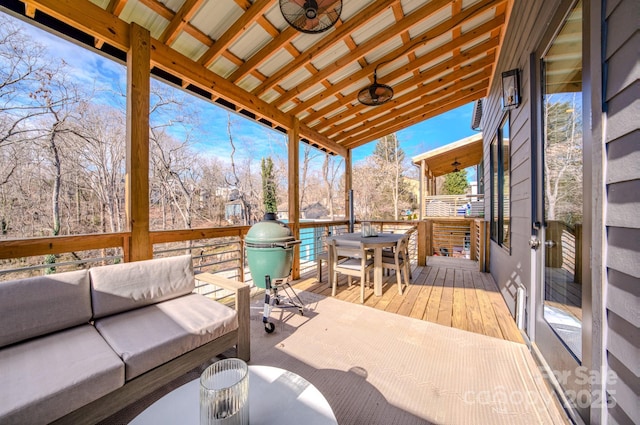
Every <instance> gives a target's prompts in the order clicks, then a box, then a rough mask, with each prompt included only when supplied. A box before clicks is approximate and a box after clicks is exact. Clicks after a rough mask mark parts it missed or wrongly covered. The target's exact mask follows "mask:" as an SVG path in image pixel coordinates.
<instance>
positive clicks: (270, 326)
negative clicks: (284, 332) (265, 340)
mask: <svg viewBox="0 0 640 425" xmlns="http://www.w3.org/2000/svg"><path fill="white" fill-rule="evenodd" d="M275 330H276V325H274V324H273V323H271V322H267V323H265V324H264V331H265V332H266V333H268V334H270V333H273V331H275Z"/></svg>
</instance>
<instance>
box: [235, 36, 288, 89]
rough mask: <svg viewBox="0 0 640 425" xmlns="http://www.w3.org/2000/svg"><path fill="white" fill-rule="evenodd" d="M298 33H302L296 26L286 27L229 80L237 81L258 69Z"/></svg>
mask: <svg viewBox="0 0 640 425" xmlns="http://www.w3.org/2000/svg"><path fill="white" fill-rule="evenodd" d="M297 35H300V33H299V32H298V31H296V29H295V28H293V27H287V28H285V30H284V31H282V32H281V33H280V34H278V36H276V37H275V38H274V39H273V40H271V41H270V42H269V44H267V45H266V47H265V48H264V49H261V50H260V51H259V52H258V53H256V54H255V55H253V56H251V58H249V60H247V61H246V62H245V63H243V64H242V65H241V66H240V67H239V68H238V69H236V70H235V71H233V74H231V76H230V77H229V81H231V82H236V81H238V80H240V79H241V78H244V77H245V76H247V75H248V74H250V73H251V72H252V71H253V70H257V69H258V67H259V66H260V65H262V64H263V63H265V62H266V61H267V59H269V58H270V57H271V56H273V55H275V54H276V52H277V51H278V49H279V48H281V47H282V46H284V45H285V44H287V43H289V42H290V41H291V40H293V38H294V37H295V36H297Z"/></svg>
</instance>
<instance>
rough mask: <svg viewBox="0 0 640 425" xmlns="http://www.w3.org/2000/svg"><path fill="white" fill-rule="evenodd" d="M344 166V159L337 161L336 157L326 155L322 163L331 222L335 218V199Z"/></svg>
mask: <svg viewBox="0 0 640 425" xmlns="http://www.w3.org/2000/svg"><path fill="white" fill-rule="evenodd" d="M342 164H343V161H342V158H340V159H339V160H337V161H336V160H335V158H334V157H332V156H331V155H329V154H328V153H325V157H324V162H323V163H322V180H323V181H324V190H325V191H326V199H327V201H326V202H327V207H328V209H329V217H330V218H331V220H333V219H334V218H335V209H334V205H333V197H334V191H335V189H336V183H337V179H338V176H339V173H340V170H341V168H342Z"/></svg>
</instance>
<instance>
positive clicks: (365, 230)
mask: <svg viewBox="0 0 640 425" xmlns="http://www.w3.org/2000/svg"><path fill="white" fill-rule="evenodd" d="M360 226H361V232H362V237H363V238H367V237H369V236H371V223H369V222H368V221H363V222H362V223H361V224H360Z"/></svg>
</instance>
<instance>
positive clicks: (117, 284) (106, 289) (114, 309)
mask: <svg viewBox="0 0 640 425" xmlns="http://www.w3.org/2000/svg"><path fill="white" fill-rule="evenodd" d="M89 275H90V276H91V302H92V304H93V317H94V318H100V317H105V316H109V315H112V314H116V313H120V312H123V311H127V310H132V309H135V308H139V307H144V306H147V305H150V304H155V303H158V302H161V301H165V300H168V299H171V298H176V297H179V296H182V295H185V294H188V293H191V292H193V290H194V289H195V279H194V277H193V266H192V264H191V256H190V255H180V256H177V257H170V258H158V259H154V260H146V261H135V262H132V263H125V264H113V265H109V266H102V267H94V268H92V269H90V270H89Z"/></svg>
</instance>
